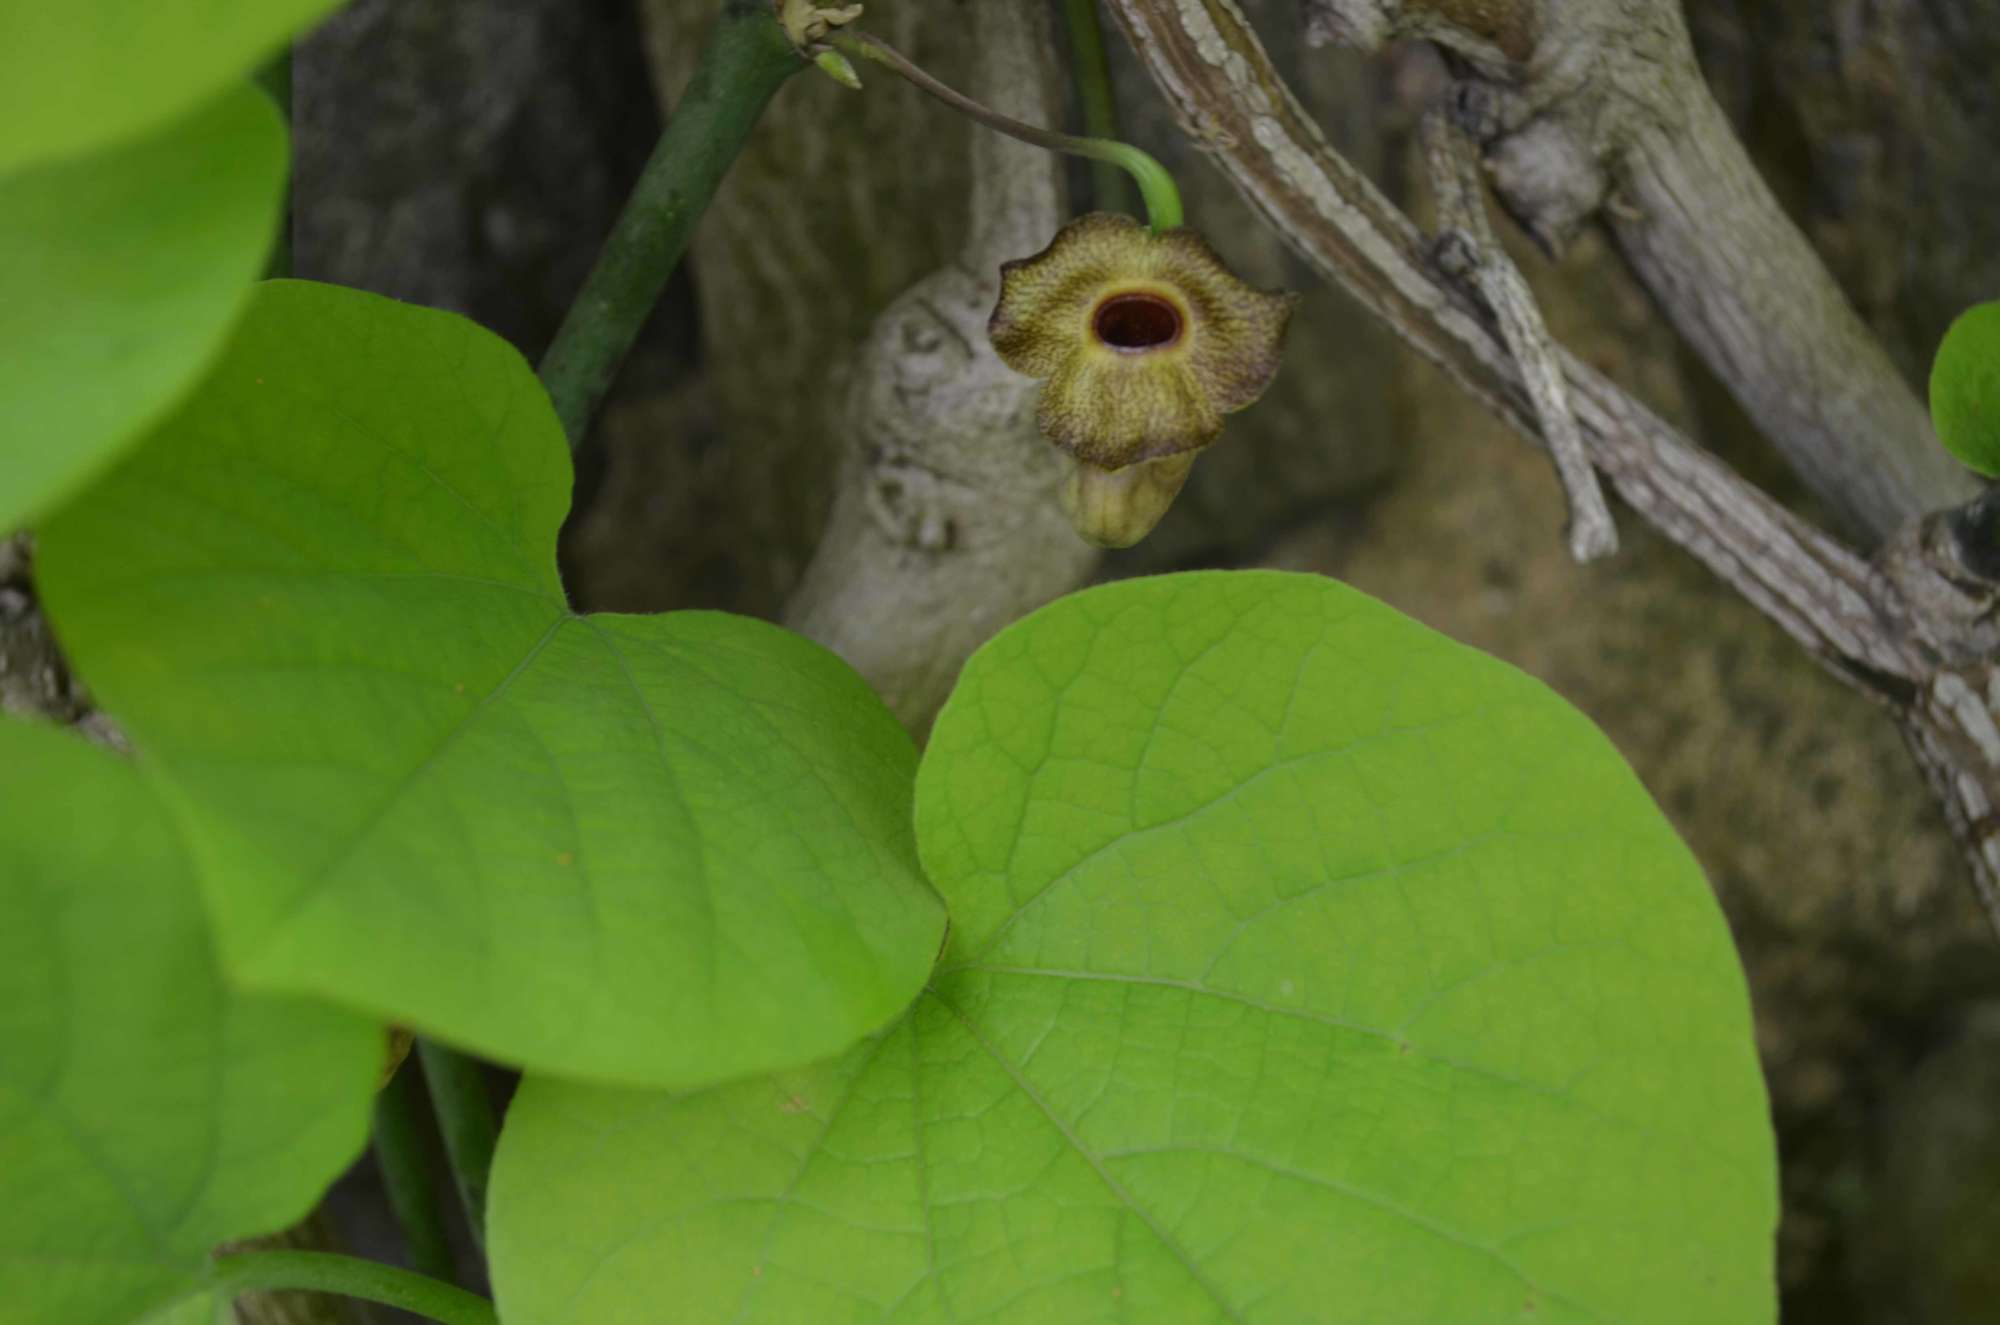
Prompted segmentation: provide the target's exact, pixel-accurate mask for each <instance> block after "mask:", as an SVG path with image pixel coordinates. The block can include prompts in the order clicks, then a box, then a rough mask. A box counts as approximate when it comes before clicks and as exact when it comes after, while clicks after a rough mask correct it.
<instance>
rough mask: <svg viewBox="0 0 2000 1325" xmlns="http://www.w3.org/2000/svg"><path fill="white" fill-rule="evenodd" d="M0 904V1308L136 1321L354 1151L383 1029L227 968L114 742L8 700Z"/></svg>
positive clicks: (1, 753)
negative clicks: (11, 713)
mask: <svg viewBox="0 0 2000 1325" xmlns="http://www.w3.org/2000/svg"><path fill="white" fill-rule="evenodd" d="M0 916H4V917H5V920H4V923H0V1317H4V1318H5V1319H6V1320H8V1321H10V1322H15V1323H16V1325H100V1323H101V1325H128V1323H129V1322H131V1321H134V1320H137V1319H138V1318H139V1317H141V1316H144V1315H146V1314H147V1313H148V1312H150V1311H153V1310H154V1309H155V1308H163V1307H165V1306H166V1305H167V1304H168V1303H170V1302H172V1301H174V1299H176V1298H178V1297H181V1296H183V1295H186V1294H187V1293H188V1292H189V1290H190V1289H193V1288H195V1287H196V1286H197V1279H198V1277H199V1275H200V1274H201V1271H202V1268H203V1266H204V1264H205V1263H206V1261H207V1258H208V1253H209V1250H210V1249H211V1248H212V1247H214V1245H215V1244H216V1243H218V1242H221V1241H223V1240H224V1239H228V1238H238V1237H245V1236H249V1235H252V1234H257V1233H266V1232H270V1231H272V1230H274V1229H277V1228H281V1227H283V1226H284V1225H286V1224H288V1223H290V1222H291V1221H293V1220H295V1219H297V1218H299V1217H300V1216H301V1215H303V1214H305V1213H306V1211H307V1210H309V1209H311V1207H312V1204H313V1202H314V1201H315V1200H317V1199H318V1197H319V1194H320V1193H321V1192H322V1191H323V1190H324V1189H325V1188H326V1186H327V1184H328V1183H330V1182H332V1181H333V1179H334V1178H335V1177H336V1176H337V1175H338V1174H339V1173H340V1171H341V1169H343V1168H344V1167H346V1165H347V1163H348V1162H349V1161H350V1160H352V1159H353V1158H354V1156H355V1155H356V1154H357V1153H359V1151H360V1149H361V1146H362V1143H363V1141H364V1139H365V1138H366V1136H367V1133H368V1110H369V1103H370V1100H371V1099H372V1097H373V1094H374V1089H375V1080H376V1077H377V1075H378V1074H379V1072H380V1070H381V1065H382V1032H381V1029H380V1028H379V1027H377V1026H375V1025H373V1024H371V1023H369V1022H366V1021H363V1020H360V1019H358V1018H356V1017H353V1016H350V1015H349V1014H347V1013H344V1012H340V1011H337V1010H335V1009H333V1008H328V1007H324V1006H322V1005H319V1004H315V1003H307V1002H303V1001H299V1000H294V999H274V998H263V997H249V996H245V995H241V994H237V993H233V992H231V991H230V990H229V989H228V988H227V987H225V986H224V985H223V983H222V979H221V976H220V973H219V971H218V969H217V967H216V963H215V958H214V955H213V952H212V949H211V946H210V942H209V936H208V931H207V928H206V923H205V920H204V918H203V916H202V910H201V900H200V897H199V895H198V893H197V891H196V889H195V885H194V879H193V877H192V873H191V871H190V870H189V867H188V864H187V861H186V860H185V858H184V856H183V853H182V849H181V846H180V843H179V842H178V841H177V840H176V837H175V835H174V832H173V829H172V827H171V825H170V824H169V822H168V819H167V816H166V815H165V814H164V813H162V811H161V810H160V808H159V806H158V805H157V803H156V802H155V800H154V799H153V796H152V794H151V792H150V791H149V790H148V789H147V788H146V786H145V785H144V783H142V782H141V781H140V778H139V775H138V773H137V772H136V771H135V770H134V769H133V768H132V767H131V766H130V765H128V764H127V763H125V762H124V761H122V760H120V759H118V758H117V757H115V756H113V755H111V754H108V753H106V752H104V751H102V750H97V749H94V748H92V747H91V746H89V745H87V744H85V743H84V741H83V740H82V739H81V738H80V737H77V736H75V735H73V734H71V733H68V732H62V731H58V730H55V729H53V728H44V727H32V726H29V725H28V724H26V723H21V722H13V721H4V720H0ZM166 1319H168V1320H173V1321H184V1320H201V1319H204V1317H202V1316H201V1315H200V1314H199V1307H198V1306H184V1307H182V1308H180V1309H179V1311H178V1312H177V1313H169V1314H168V1315H167V1317H166Z"/></svg>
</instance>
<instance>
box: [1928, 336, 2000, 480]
mask: <svg viewBox="0 0 2000 1325" xmlns="http://www.w3.org/2000/svg"><path fill="white" fill-rule="evenodd" d="M1931 422H1932V423H1933V424H1934V425H1935V426H1936V428H1937V434H1938V440H1939V441H1941V442H1943V443H1944V447H1945V450H1947V451H1950V452H1951V453H1952V454H1953V455H1955V456H1957V457H1958V458H1959V461H1960V462H1961V463H1963V464H1964V465H1965V466H1967V467H1968V468H1970V469H1973V470H1976V471H1978V472H1979V473H1981V474H1984V475H1986V476H1987V477H1988V478H2000V302H1996V303H1990V304H1976V305H1974V306H1973V307H1972V308H1970V309H1967V310H1966V311H1965V312H1964V313H1962V314H1960V315H1959V318H1958V320H1957V321H1956V322H1953V323H1952V324H1951V329H1950V330H1949V331H1947V332H1946V333H1945V337H1944V343H1943V344H1941V345H1939V346H1938V352H1937V359H1936V361H1935V362H1933V363H1932V364H1931Z"/></svg>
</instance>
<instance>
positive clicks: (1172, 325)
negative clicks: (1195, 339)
mask: <svg viewBox="0 0 2000 1325" xmlns="http://www.w3.org/2000/svg"><path fill="white" fill-rule="evenodd" d="M1090 325H1091V329H1092V330H1093V331H1095V332H1096V333H1097V339H1099V340H1101V341H1103V342H1104V343H1105V344H1106V345H1109V346H1110V347H1111V348H1112V349H1114V350H1119V351H1121V352H1123V353H1126V354H1138V353H1140V352H1142V351H1145V350H1157V349H1159V348H1160V347H1161V346H1162V345H1171V344H1173V343H1174V342H1175V341H1177V340H1179V339H1180V338H1181V311H1180V310H1179V309H1178V308H1175V307H1174V306H1173V304H1171V303H1169V302H1168V301H1167V300H1165V299H1162V298H1160V297H1159V296H1158V295H1153V294H1114V295H1112V296H1111V297H1110V298H1109V299H1106V300H1105V301H1104V302H1103V303H1101V304H1099V305H1098V306H1097V312H1096V314H1095V315H1094V316H1093V317H1092V318H1091V321H1090Z"/></svg>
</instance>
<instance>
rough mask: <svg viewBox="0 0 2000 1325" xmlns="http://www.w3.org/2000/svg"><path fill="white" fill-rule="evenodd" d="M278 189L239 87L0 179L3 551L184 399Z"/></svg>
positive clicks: (275, 164)
mask: <svg viewBox="0 0 2000 1325" xmlns="http://www.w3.org/2000/svg"><path fill="white" fill-rule="evenodd" d="M18 8H19V9H20V10H22V11H23V12H26V11H29V10H32V11H34V12H35V13H38V14H41V13H50V14H53V13H56V12H58V11H56V10H53V9H49V8H47V7H46V6H41V5H22V6H19V7H18ZM161 8H162V9H165V8H168V7H166V6H162V7H161ZM62 12H65V13H66V12H67V11H62ZM63 21H64V22H68V23H74V22H75V21H76V20H75V19H73V18H66V19H64V20H63ZM0 26H4V22H0ZM0 81H4V80H0ZM6 139H7V135H4V134H0V141H5V140H6ZM284 188H285V130H284V126H283V124H282V123H281V122H280V121H279V119H278V113H277V111H276V110H274V109H273V108H272V107H271V103H270V102H269V101H268V100H266V99H265V98H264V96H263V95H262V94H261V93H259V92H258V91H257V90H256V89H255V88H252V87H248V86H244V87H239V88H235V89H232V90H230V91H228V92H227V93H225V94H224V95H223V96H222V97H221V98H220V99H218V100H216V101H213V102H211V103H208V104H206V105H203V106H200V107H198V108H196V109H194V110H193V111H191V112H190V113H189V114H188V115H187V116H186V117H185V118H183V119H181V120H179V121H176V122H175V123H173V124H171V125H169V126H166V127H164V128H163V129H161V130H160V132H158V133H156V134H154V135H153V136H151V137H147V138H143V139H140V140H139V141H137V142H134V143H130V144H127V145H125V146H122V147H118V148H115V149H112V150H108V151H104V152H99V153H96V154H94V155H90V156H84V157H78V158H75V159H73V160H68V161H63V162H59V163H56V164H53V165H46V166H42V167H39V168H37V169H32V170H27V171H23V172H21V173H19V174H15V175H12V176H9V177H6V178H0V255H4V256H0V535H4V534H5V533H7V532H8V531H10V530H12V529H13V528H14V527H15V526H17V525H19V524H22V523H23V522H25V521H27V520H28V519H29V518H31V517H33V516H35V515H37V514H38V513H40V512H41V511H43V510H46V509H48V508H49V507H50V506H51V505H52V504H53V503H54V502H55V501H56V500H57V499H59V498H60V497H62V496H63V495H65V494H66V493H67V492H68V491H69V490H71V489H72V488H74V487H76V486H77V485H79V484H80V483H81V482H82V480H84V479H85V478H87V477H89V476H90V475H91V474H92V473H94V472H96V471H97V470H99V469H101V468H102V467H103V466H104V465H105V464H106V463H107V462H108V461H109V460H110V459H111V458H112V456H113V455H115V454H116V453H117V452H118V450H119V449H121V448H122V447H124V446H125V445H126V444H128V443H129V442H131V441H134V440H136V439H137V437H138V436H139V434H140V433H141V432H142V431H143V430H144V429H145V428H146V427H147V425H149V424H151V423H153V422H154V421H156V420H157V419H158V418H159V417H160V416H161V415H163V414H165V413H166V412H167V410H168V409H169V408H171V407H172V405H173V403H174V402H175V401H176V400H177V399H178V398H180V397H181V396H183V395H184V394H186V392H187V391H188V390H189V389H190V388H191V387H192V386H193V384H194V381H195V379H196V377H197V376H198V375H199V374H200V372H201V371H202V369H203V368H205V367H206V366H207V365H208V363H209V361H210V360H212V359H213V358H214V357H215V355H216V354H217V353H218V352H219V351H220V350H221V348H222V343H223V340H224V338H225V337H226V336H227V335H228V332H229V328H230V325H231V324H232V323H233V322H234V321H235V320H236V317H237V315H238V314H239V313H240V312H241V311H242V309H243V306H244V304H245V303H246V302H248V300H249V298H250V290H251V284H252V282H254V281H255V280H256V279H257V274H258V271H259V270H260V269H261V268H262V266H263V263H264V258H265V254H266V253H267V252H268V251H269V249H270V246H271V240H272V236H273V235H274V234H275V233H276V225H277V217H278V204H279V201H280V199H281V198H282V197H283V195H284Z"/></svg>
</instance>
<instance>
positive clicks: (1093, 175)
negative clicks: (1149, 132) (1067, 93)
mask: <svg viewBox="0 0 2000 1325" xmlns="http://www.w3.org/2000/svg"><path fill="white" fill-rule="evenodd" d="M1063 17H1064V19H1065V20H1066V23H1067V26H1068V28H1069V62H1070V68H1071V72H1072V73H1073V74H1074V75H1075V78H1076V93H1077V100H1078V101H1079V102H1080V103H1081V104H1082V107H1083V131H1084V132H1085V133H1086V134H1088V135H1090V136H1091V137H1092V138H1103V139H1116V138H1117V137H1118V102H1117V100H1116V98H1115V97H1114V96H1113V94H1112V90H1111V60H1110V57H1109V56H1107V55H1106V54H1105V50H1104V23H1103V17H1102V15H1100V14H1099V13H1098V9H1097V0H1063ZM1090 184H1091V191H1092V192H1093V193H1094V194H1095V195H1096V202H1097V206H1098V207H1099V209H1100V210H1103V211H1107V212H1123V211H1130V210H1131V206H1132V204H1131V202H1130V190H1129V189H1128V188H1127V187H1126V184H1125V174H1124V172H1123V171H1121V170H1119V168H1118V167H1117V166H1116V165H1113V164H1112V163H1111V162H1109V161H1093V162H1091V163H1090Z"/></svg>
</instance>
